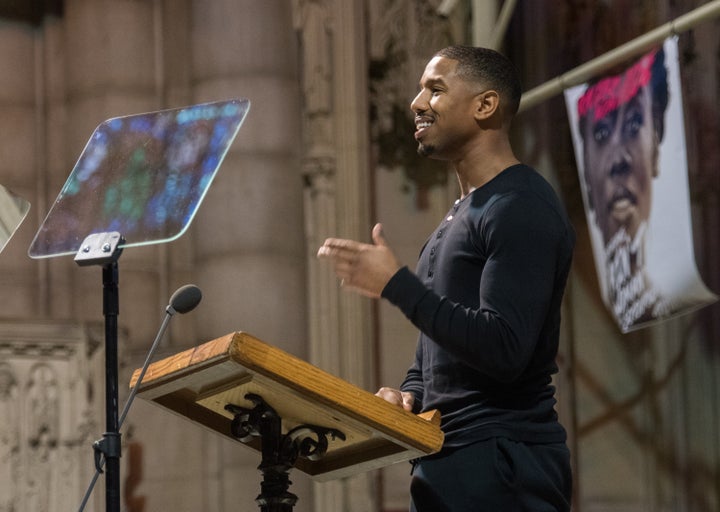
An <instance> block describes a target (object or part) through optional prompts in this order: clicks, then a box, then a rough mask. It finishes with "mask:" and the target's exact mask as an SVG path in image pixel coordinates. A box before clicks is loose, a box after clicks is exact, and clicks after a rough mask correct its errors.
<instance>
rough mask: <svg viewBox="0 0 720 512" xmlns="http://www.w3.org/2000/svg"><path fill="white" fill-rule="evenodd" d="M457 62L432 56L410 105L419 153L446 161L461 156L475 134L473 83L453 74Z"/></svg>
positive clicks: (474, 90)
mask: <svg viewBox="0 0 720 512" xmlns="http://www.w3.org/2000/svg"><path fill="white" fill-rule="evenodd" d="M457 64H458V63H457V61H456V60H453V59H448V58H445V57H434V58H433V59H432V60H431V61H430V62H429V63H428V65H427V66H426V67H425V72H424V73H423V75H422V77H421V79H420V92H418V94H417V96H416V97H415V99H414V100H413V101H412V103H411V104H410V108H411V109H412V111H413V112H414V113H415V127H416V131H415V140H417V141H418V153H420V154H421V155H423V156H430V157H433V158H437V159H441V160H445V159H455V158H459V157H460V156H461V155H462V152H463V149H464V148H465V147H466V145H467V144H468V142H469V141H470V139H471V138H472V137H473V136H474V135H475V134H476V133H477V124H476V122H475V118H474V104H475V102H474V99H475V98H476V97H477V95H478V93H477V90H476V88H473V87H472V84H470V83H468V82H467V81H466V80H463V79H462V78H461V77H459V76H458V75H457V73H456V69H457Z"/></svg>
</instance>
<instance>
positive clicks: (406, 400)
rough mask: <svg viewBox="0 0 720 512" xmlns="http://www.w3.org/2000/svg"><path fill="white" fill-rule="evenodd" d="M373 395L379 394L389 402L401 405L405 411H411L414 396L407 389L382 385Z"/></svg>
mask: <svg viewBox="0 0 720 512" xmlns="http://www.w3.org/2000/svg"><path fill="white" fill-rule="evenodd" d="M375 396H379V397H380V398H382V399H384V400H385V401H387V402H390V403H391V404H395V405H397V406H399V407H402V408H403V409H405V410H406V411H411V412H412V409H413V405H414V404H415V396H414V395H413V394H412V393H409V392H407V391H400V390H399V389H394V388H386V387H382V388H380V389H379V390H378V392H377V393H375Z"/></svg>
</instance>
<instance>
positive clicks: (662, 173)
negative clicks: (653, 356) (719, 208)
mask: <svg viewBox="0 0 720 512" xmlns="http://www.w3.org/2000/svg"><path fill="white" fill-rule="evenodd" d="M565 104H566V106H567V110H568V117H569V121H570V128H571V132H572V138H573V144H574V148H575V158H576V160H577V168H578V173H579V177H580V184H581V189H582V194H583V201H584V203H585V214H586V217H587V222H588V227H589V230H590V237H591V242H592V248H593V254H594V257H595V266H596V269H597V275H598V280H599V283H600V290H601V293H602V297H603V301H604V303H605V305H606V306H607V308H608V309H609V310H610V312H611V313H612V314H613V316H614V318H615V319H616V321H617V323H618V326H619V327H620V329H621V330H622V332H629V331H632V330H635V329H639V328H641V327H645V326H647V325H650V324H652V323H654V322H657V321H660V320H664V319H667V318H670V317H673V316H677V315H681V314H684V313H688V312H690V311H693V310H696V309H698V308H700V307H703V306H705V305H707V304H710V303H712V302H714V301H715V300H717V296H716V295H714V294H713V293H712V292H710V291H709V290H708V289H707V287H706V286H705V285H704V284H703V282H702V280H701V279H700V276H699V274H698V271H697V266H696V264H695V255H694V251H693V236H692V225H691V218H690V195H689V189H688V178H687V157H686V149H685V129H684V124H683V108H682V94H681V89H680V74H679V65H678V45H677V38H676V37H672V38H669V39H667V40H665V42H664V44H663V45H662V47H660V48H657V49H655V50H653V51H650V52H648V53H647V54H645V55H643V56H642V57H641V58H639V59H638V60H637V61H635V62H633V63H631V64H630V65H629V66H628V67H627V68H626V69H625V71H623V72H622V73H620V74H618V75H613V76H606V77H602V78H599V79H597V80H595V81H593V82H590V83H587V84H583V85H579V86H577V87H573V88H571V89H567V90H566V91H565Z"/></svg>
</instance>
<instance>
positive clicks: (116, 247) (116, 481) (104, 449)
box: [75, 232, 124, 512]
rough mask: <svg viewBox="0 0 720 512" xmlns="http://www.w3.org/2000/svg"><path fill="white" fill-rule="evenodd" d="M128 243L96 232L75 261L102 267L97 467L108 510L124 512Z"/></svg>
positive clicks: (118, 236) (85, 243) (81, 248)
mask: <svg viewBox="0 0 720 512" xmlns="http://www.w3.org/2000/svg"><path fill="white" fill-rule="evenodd" d="M123 242H124V240H123V238H122V237H121V236H120V233H117V232H110V233H96V234H92V235H90V236H88V237H87V238H86V239H85V240H84V241H83V243H82V245H81V246H80V249H79V250H78V252H77V254H76V256H75V262H76V263H77V264H78V265H80V266H90V265H102V281H103V315H104V317H105V430H106V431H105V433H104V434H103V438H102V439H101V440H99V441H95V443H94V444H93V449H94V450H95V468H96V470H97V472H99V473H102V472H103V470H102V467H103V460H104V463H105V510H106V512H120V454H121V451H122V447H121V441H120V431H119V427H118V320H117V317H118V314H119V313H120V299H119V293H118V273H119V272H118V264H117V260H118V258H119V257H120V254H121V253H122V248H121V247H120V245H121V244H122V243H123Z"/></svg>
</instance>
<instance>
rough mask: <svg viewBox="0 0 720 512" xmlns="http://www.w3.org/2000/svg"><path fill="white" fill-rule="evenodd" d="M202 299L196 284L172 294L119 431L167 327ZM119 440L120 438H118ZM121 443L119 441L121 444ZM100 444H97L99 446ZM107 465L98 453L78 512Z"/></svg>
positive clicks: (85, 502)
mask: <svg viewBox="0 0 720 512" xmlns="http://www.w3.org/2000/svg"><path fill="white" fill-rule="evenodd" d="M201 299H202V292H201V291H200V288H198V287H197V286H195V285H194V284H186V285H184V286H181V287H180V288H178V289H177V290H175V293H173V294H172V296H171V297H170V301H169V303H168V305H167V307H166V308H165V318H163V321H162V324H161V325H160V329H159V330H158V333H157V336H155V341H153V344H152V346H151V347H150V350H149V351H148V355H147V357H146V358H145V363H144V364H143V367H142V370H140V375H139V376H138V378H137V381H136V382H135V385H134V386H133V388H132V389H131V390H130V395H129V396H128V399H127V402H125V407H123V411H122V414H121V415H120V419H119V420H118V428H117V429H118V431H119V430H120V428H121V427H122V425H123V422H124V421H125V417H126V416H127V414H128V412H129V411H130V406H131V405H132V403H133V400H135V395H136V394H137V390H138V388H139V387H140V383H141V382H142V380H143V377H144V376H145V373H146V372H147V369H148V367H149V366H150V361H151V360H152V357H153V355H154V354H155V350H156V349H157V347H158V345H159V344H160V340H161V339H162V337H163V335H164V334H165V331H166V330H167V326H168V324H169V323H170V319H171V318H172V317H173V315H174V314H175V313H180V314H181V315H184V314H185V313H189V312H190V311H192V310H193V309H195V307H196V306H197V305H198V304H200V300H201ZM118 439H119V437H118ZM119 442H120V441H118V443H119ZM97 443H98V442H96V443H95V444H96V445H97ZM104 465H105V459H104V457H101V455H100V452H96V458H95V475H94V476H93V478H92V480H91V481H90V485H89V487H88V489H87V492H86V493H85V497H84V498H83V500H82V503H81V504H80V508H79V509H78V512H83V510H85V505H86V504H87V502H88V500H89V499H90V495H91V494H92V491H93V488H94V487H95V482H97V479H98V477H99V476H100V473H102V468H103V466H104Z"/></svg>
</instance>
